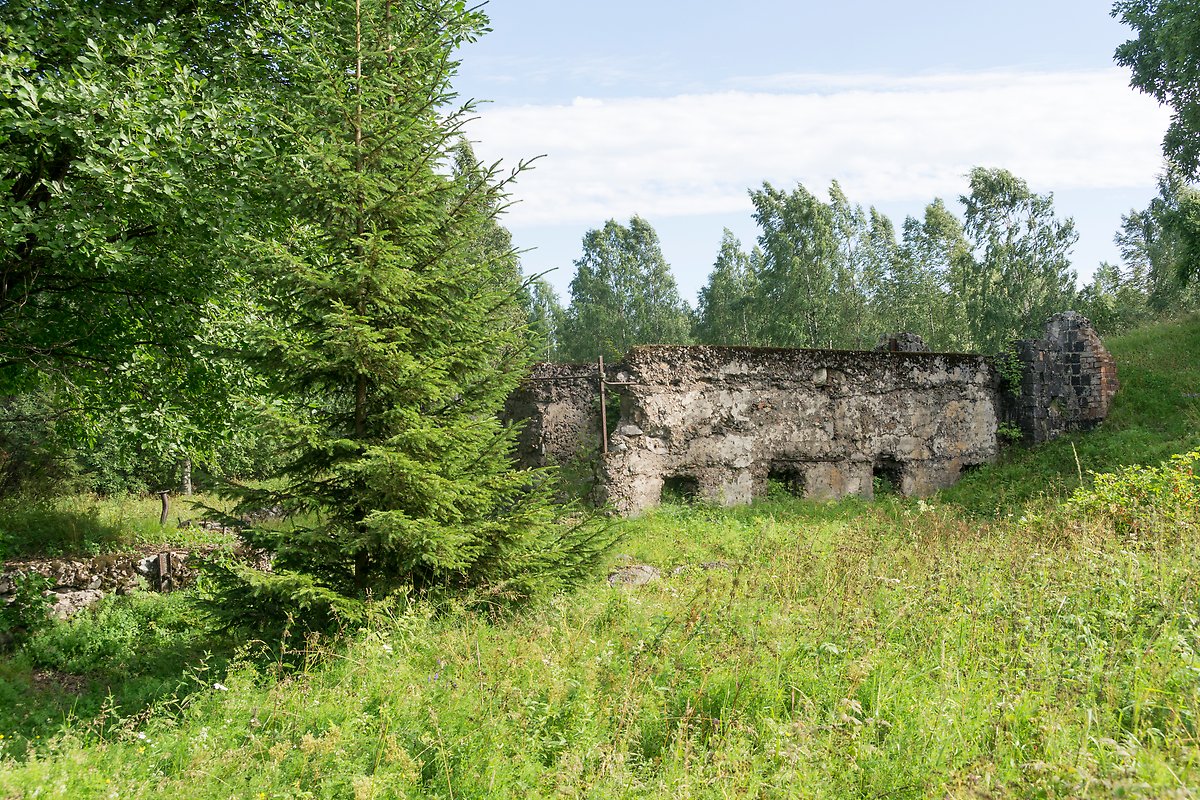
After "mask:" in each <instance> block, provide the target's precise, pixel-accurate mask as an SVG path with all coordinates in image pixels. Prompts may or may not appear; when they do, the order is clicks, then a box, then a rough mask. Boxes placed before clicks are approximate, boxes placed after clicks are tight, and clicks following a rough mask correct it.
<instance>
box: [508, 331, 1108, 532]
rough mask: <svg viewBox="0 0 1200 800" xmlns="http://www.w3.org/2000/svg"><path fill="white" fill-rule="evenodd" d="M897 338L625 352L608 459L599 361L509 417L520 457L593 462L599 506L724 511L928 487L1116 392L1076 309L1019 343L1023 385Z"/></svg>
mask: <svg viewBox="0 0 1200 800" xmlns="http://www.w3.org/2000/svg"><path fill="white" fill-rule="evenodd" d="M904 341H905V342H906V344H905V346H903V347H900V348H897V346H896V343H895V340H894V339H893V340H892V342H891V344H890V346H889V344H888V342H885V341H881V347H880V348H879V349H877V350H876V351H874V352H867V351H836V350H789V349H767V348H745V347H708V346H649V347H635V348H634V349H633V350H631V351H630V352H629V354H628V355H627V357H626V360H625V362H624V363H623V364H620V365H613V366H609V367H608V368H607V369H606V370H605V373H606V374H605V378H606V382H607V384H608V385H607V386H606V392H607V393H609V395H610V397H615V398H616V399H619V404H620V412H619V415H614V414H611V413H610V418H609V420H608V431H609V436H608V441H607V445H608V447H607V450H608V452H607V453H600V452H599V450H600V446H599V440H600V429H601V423H600V398H599V373H598V368H597V366H596V365H577V364H576V365H567V364H539V365H537V367H536V368H535V370H534V372H533V374H532V375H531V377H530V379H529V380H528V381H526V383H525V384H524V385H523V386H522V388H521V389H520V390H519V391H518V392H517V393H515V394H514V395H513V397H512V398H510V401H509V404H508V407H507V409H506V412H507V416H508V418H509V419H517V420H525V427H524V429H523V430H522V433H521V437H520V440H519V443H518V449H517V456H518V460H519V461H520V463H521V464H522V465H524V466H541V465H544V464H560V465H563V464H569V463H571V462H575V463H576V464H579V463H584V464H587V465H590V466H591V467H592V468H593V469H594V470H595V477H596V499H597V500H599V501H601V502H607V503H609V504H611V506H612V507H613V508H614V509H615V510H617V511H619V512H621V513H634V512H637V511H640V510H643V509H647V508H651V507H653V506H656V505H658V503H659V501H660V497H661V496H662V492H663V488H664V486H666V487H669V488H672V489H675V490H679V491H683V492H686V493H694V494H696V495H698V496H700V497H703V498H705V499H708V500H711V501H714V502H719V503H724V504H730V505H732V504H738V503H745V502H749V501H750V500H751V498H753V497H756V496H761V495H763V494H765V492H766V488H767V484H768V480H769V479H775V480H778V481H781V482H783V483H784V484H785V485H787V486H788V487H789V488H790V489H792V490H793V491H794V492H795V493H797V494H801V495H803V496H805V497H809V498H819V499H833V498H838V497H843V496H846V495H851V494H855V495H859V496H863V497H868V498H869V497H871V496H873V493H874V485H875V480H876V478H886V479H887V480H888V481H890V482H891V484H892V485H893V486H894V487H895V488H896V489H897V490H898V491H900V492H901V493H902V494H904V495H909V496H923V495H928V494H932V493H933V492H935V491H937V490H938V489H941V488H945V487H947V486H950V485H952V484H953V483H954V482H955V481H956V480H957V479H958V477H959V475H960V474H961V472H962V470H963V469H966V468H969V467H972V466H975V465H978V464H984V463H987V462H990V461H991V460H993V459H994V458H995V456H996V453H997V451H998V438H997V437H998V434H997V431H998V426H999V423H1000V421H1006V422H1011V423H1014V424H1016V425H1018V426H1019V427H1020V428H1021V430H1022V431H1023V432H1024V433H1025V435H1026V437H1027V438H1028V439H1030V440H1032V441H1035V442H1036V441H1045V440H1046V438H1053V436H1056V435H1059V434H1060V433H1063V432H1066V431H1069V430H1080V429H1086V428H1089V427H1092V426H1094V425H1095V424H1097V423H1098V422H1099V421H1100V420H1102V419H1103V418H1104V416H1105V415H1107V412H1108V405H1109V403H1110V402H1111V399H1112V396H1113V394H1114V393H1115V391H1116V385H1117V384H1116V372H1115V366H1114V364H1113V361H1112V357H1111V356H1110V355H1109V354H1108V352H1107V351H1106V350H1105V349H1104V347H1103V344H1102V343H1101V342H1100V340H1099V337H1097V336H1096V334H1095V331H1094V330H1092V328H1091V326H1090V324H1089V323H1088V322H1087V320H1086V319H1085V318H1083V317H1081V316H1079V315H1078V314H1074V313H1072V312H1068V313H1066V314H1060V315H1056V316H1055V317H1053V318H1051V320H1050V322H1049V323H1048V324H1047V327H1046V335H1045V337H1044V338H1042V339H1039V340H1033V341H1030V342H1022V343H1019V346H1018V354H1019V356H1018V359H1017V362H1016V367H1017V368H1018V369H1019V370H1020V374H1021V381H1020V387H1019V391H1017V392H1006V391H1004V390H1003V389H1002V385H1003V384H1005V381H1004V379H1003V377H1002V375H1001V372H1002V370H1001V369H999V368H998V367H997V362H996V360H995V359H992V358H989V357H985V356H980V355H968V354H947V353H928V352H914V351H915V350H917V349H918V348H917V347H914V346H912V343H909V342H907V340H904ZM609 408H610V409H612V410H615V402H614V401H613V400H612V399H610V402H609ZM614 416H616V417H617V418H616V419H614V418H613V417H614Z"/></svg>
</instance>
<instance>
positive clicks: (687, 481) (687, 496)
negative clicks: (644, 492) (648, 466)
mask: <svg viewBox="0 0 1200 800" xmlns="http://www.w3.org/2000/svg"><path fill="white" fill-rule="evenodd" d="M699 498H700V481H698V480H696V479H695V478H694V477H692V476H691V475H670V476H668V477H666V478H663V485H662V494H661V495H660V496H659V498H658V500H659V502H660V503H662V504H663V505H681V504H686V503H694V502H696V500H698V499H699Z"/></svg>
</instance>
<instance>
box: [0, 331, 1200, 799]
mask: <svg viewBox="0 0 1200 800" xmlns="http://www.w3.org/2000/svg"><path fill="white" fill-rule="evenodd" d="M1109 344H1110V347H1111V348H1112V350H1113V352H1114V353H1115V354H1116V356H1117V358H1118V364H1119V369H1120V377H1121V380H1122V382H1123V384H1124V386H1123V389H1122V392H1121V394H1120V395H1118V403H1117V407H1116V408H1115V410H1114V413H1113V415H1112V417H1111V419H1110V421H1109V422H1107V423H1105V425H1104V426H1103V427H1102V428H1101V429H1100V430H1098V431H1096V432H1093V433H1090V434H1086V435H1080V436H1075V437H1070V438H1069V439H1067V440H1063V441H1060V442H1055V443H1052V444H1051V445H1048V446H1046V447H1043V448H1039V449H1037V450H1020V449H1017V450H1013V451H1010V452H1008V453H1007V454H1006V455H1005V457H1004V458H1003V459H1002V462H1001V463H999V464H997V465H995V466H992V467H988V468H984V469H981V470H979V471H977V472H974V473H972V474H971V475H970V476H968V478H967V479H966V480H965V481H963V482H962V483H961V484H960V485H959V486H958V487H955V489H953V490H951V491H949V492H946V493H944V494H943V495H942V496H940V497H938V498H934V499H932V500H927V501H916V500H913V501H909V500H903V499H898V498H891V497H889V498H885V499H883V500H881V501H880V502H877V503H874V504H869V503H864V502H861V501H857V500H848V501H844V502H841V503H836V504H816V503H808V502H802V501H796V500H791V499H779V500H771V501H767V502H762V503H759V504H756V505H754V506H751V507H747V508H740V509H730V510H726V509H717V508H712V507H707V506H667V507H664V508H663V509H661V510H659V511H658V512H656V513H654V514H651V515H648V516H646V517H643V518H640V519H637V520H626V521H621V522H618V523H616V525H617V526H618V529H619V532H620V533H621V534H622V535H623V538H622V541H621V544H619V545H618V547H617V548H616V550H615V551H614V552H613V554H612V557H611V560H610V566H615V565H620V564H624V563H639V564H651V565H654V566H655V567H657V568H658V569H659V570H660V571H661V573H662V575H663V577H662V578H661V579H660V580H657V581H654V582H652V583H649V584H647V585H645V586H641V587H636V588H613V587H610V586H608V584H607V583H606V582H605V581H604V580H603V575H597V577H596V579H595V581H594V583H592V584H591V585H589V586H586V587H583V588H582V589H580V590H579V591H577V592H576V593H574V594H571V595H569V596H558V597H549V598H545V599H544V600H543V601H541V602H540V603H538V604H536V605H535V606H533V607H531V608H529V609H527V610H525V611H523V612H521V613H519V614H517V615H515V616H508V617H499V616H492V615H489V614H487V613H485V612H480V611H477V610H470V611H469V610H467V608H468V605H467V604H465V603H464V604H462V605H455V604H449V605H441V606H438V607H434V606H431V605H429V604H425V603H419V602H414V603H399V602H397V603H392V604H382V605H380V606H379V607H378V608H377V609H376V613H375V615H374V617H373V619H372V621H371V623H370V624H369V625H367V626H365V627H364V628H363V629H361V630H358V631H349V632H347V633H346V635H345V637H344V638H343V639H342V640H340V641H326V642H322V641H312V640H310V641H288V642H286V643H284V645H283V646H282V647H280V646H279V645H278V643H271V646H267V645H265V644H263V643H245V642H231V641H229V640H226V639H222V638H219V637H215V636H214V635H212V634H210V633H207V632H206V631H205V628H204V626H203V621H202V620H201V619H200V618H199V617H198V616H197V612H196V610H195V608H194V606H193V605H192V604H191V602H190V598H189V597H188V596H187V595H174V596H167V597H141V598H129V599H117V600H114V601H110V602H108V603H106V604H105V605H104V606H103V607H102V608H101V609H100V610H99V611H98V612H97V613H96V614H94V615H88V616H84V617H81V618H78V619H76V620H74V621H72V622H70V623H66V624H62V625H58V626H55V627H53V628H51V629H49V630H47V631H45V632H43V633H41V634H39V635H38V636H36V637H35V638H34V639H33V640H32V641H31V642H30V643H29V644H28V645H27V646H26V647H25V648H24V649H23V650H22V651H20V652H18V653H16V654H15V655H13V656H10V657H9V658H7V659H6V660H4V661H3V662H0V735H2V736H3V738H0V798H9V797H13V798H18V797H21V798H23V797H68V798H76V797H78V798H91V797H95V798H109V797H121V798H125V797H145V798H150V797H186V798H228V797H245V798H356V799H358V798H389V797H412V798H418V797H442V798H455V799H456V800H458V799H461V798H493V797H497V798H502V797H514V798H516V797H522V798H523V797H828V798H843V797H861V798H883V797H893V798H903V797H963V798H993V797H996V798H998V797H1097V798H1099V797H1114V796H1125V797H1191V796H1194V794H1195V793H1196V791H1197V789H1196V787H1200V741H1198V740H1197V728H1198V725H1200V510H1198V509H1197V508H1196V506H1197V502H1196V498H1197V496H1198V495H1197V494H1196V491H1197V480H1196V477H1195V475H1194V472H1193V471H1192V470H1193V467H1194V465H1191V466H1189V465H1185V464H1177V465H1176V468H1174V469H1172V470H1167V471H1163V472H1153V471H1146V472H1138V473H1133V474H1131V476H1130V477H1129V478H1128V480H1127V481H1125V482H1124V483H1118V484H1113V485H1114V486H1116V487H1117V489H1115V490H1114V489H1109V488H1106V487H1108V486H1109V484H1108V483H1106V482H1105V481H1104V480H1097V481H1095V482H1093V480H1092V478H1091V477H1090V476H1089V475H1088V471H1089V470H1091V471H1095V472H1108V471H1113V470H1117V469H1119V468H1121V467H1124V466H1127V465H1156V464H1158V463H1160V462H1162V461H1163V460H1164V459H1167V458H1168V457H1169V456H1171V455H1172V454H1175V453H1181V452H1185V451H1188V450H1194V449H1196V448H1197V447H1198V446H1200V437H1198V432H1200V400H1198V399H1197V398H1196V397H1194V396H1191V395H1193V394H1194V393H1196V392H1198V391H1200V389H1198V388H1197V387H1200V356H1197V354H1198V353H1200V320H1196V319H1194V318H1193V319H1191V320H1185V321H1183V322H1180V323H1176V324H1173V325H1163V326H1158V327H1157V328H1155V329H1154V330H1152V331H1145V332H1141V333H1138V334H1134V335H1132V336H1127V337H1124V338H1120V339H1115V340H1113V341H1112V342H1110V343H1109ZM1077 458H1078V462H1077V460H1076V459H1077ZM1081 474H1082V476H1083V478H1084V482H1085V484H1087V485H1088V486H1091V487H1092V489H1091V493H1090V494H1088V495H1083V496H1081V497H1079V498H1076V500H1075V501H1072V502H1070V503H1064V501H1065V500H1066V499H1067V498H1068V496H1069V495H1070V493H1071V492H1072V491H1073V490H1074V489H1075V488H1076V486H1077V485H1078V484H1079V482H1080V480H1079V478H1080V475H1081ZM1189 492H1190V494H1189ZM1091 501H1097V502H1091ZM1089 503H1090V504H1089Z"/></svg>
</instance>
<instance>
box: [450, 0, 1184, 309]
mask: <svg viewBox="0 0 1200 800" xmlns="http://www.w3.org/2000/svg"><path fill="white" fill-rule="evenodd" d="M1108 8H1109V6H1108V5H1107V4H1106V3H1104V2H1095V1H1094V0H1093V1H1092V2H1082V1H1081V0H1052V2H1046V0H1041V2H1032V1H1030V0H1006V2H1004V3H995V2H970V1H969V0H960V2H941V1H938V2H935V1H933V0H925V1H924V2H908V3H895V2H867V0H858V2H853V1H852V0H843V2H841V3H840V4H834V3H828V2H823V3H810V2H780V1H778V0H742V2H740V3H738V4H736V5H735V4H733V3H720V4H717V3H709V2H676V1H675V0H659V1H658V2H654V0H642V2H631V1H629V0H606V2H604V3H575V2H569V1H568V0H558V2H549V1H548V0H492V2H490V3H489V4H488V5H487V6H486V9H487V12H488V14H489V16H490V17H491V20H492V28H493V30H492V32H491V33H489V34H488V35H487V36H485V37H483V38H482V39H481V40H480V41H479V42H476V43H474V44H471V45H469V46H467V47H466V48H464V50H463V51H462V53H461V57H462V59H463V64H462V67H461V69H460V73H459V77H458V79H457V80H456V87H457V89H458V91H459V93H460V94H461V96H462V97H463V98H474V99H478V100H484V101H487V102H486V103H484V104H483V105H481V106H480V107H479V118H478V119H477V120H476V121H474V122H472V123H471V125H470V127H469V128H468V133H469V135H470V136H471V138H472V139H473V140H475V142H476V150H477V153H478V154H479V156H480V157H481V158H485V159H488V160H493V159H503V161H504V162H505V163H506V164H508V165H515V164H516V162H517V161H518V160H519V159H521V158H528V157H532V156H537V155H544V156H545V157H544V158H542V159H540V160H539V161H538V162H537V164H536V169H534V170H533V171H531V172H529V173H527V174H525V175H523V176H522V177H521V178H520V180H519V181H518V182H517V184H516V186H515V189H514V193H513V199H514V200H516V201H517V203H516V204H515V205H514V206H513V207H512V209H511V210H510V211H509V212H508V214H507V215H506V217H505V218H504V223H505V225H506V226H507V227H508V228H509V229H510V230H511V231H512V232H513V236H514V241H515V243H516V244H517V246H519V247H521V248H523V249H528V250H529V252H527V253H526V254H525V255H524V256H523V264H524V266H525V269H526V271H527V272H531V273H532V272H545V271H547V270H553V271H552V272H550V273H549V274H548V275H547V277H548V278H549V279H550V280H551V282H552V283H553V284H554V285H555V286H556V288H557V289H558V290H559V293H560V295H562V298H563V300H564V302H566V301H568V300H569V294H568V292H567V287H568V284H569V283H570V280H571V277H572V276H573V274H574V266H573V263H572V262H573V261H574V260H575V259H577V258H579V256H580V240H581V239H582V237H583V234H584V233H585V232H586V231H587V230H588V229H589V228H596V227H600V226H601V225H603V223H604V222H605V220H607V219H609V218H615V219H618V220H621V221H625V220H628V218H629V217H630V216H631V215H633V214H640V215H641V216H643V217H645V218H646V219H648V220H649V221H650V222H651V223H652V224H653V225H654V227H655V228H656V230H657V231H658V233H659V236H660V237H661V239H662V243H663V251H664V253H665V255H666V258H667V261H668V262H669V263H670V264H671V266H672V270H673V271H674V273H675V276H676V279H677V280H678V282H679V285H680V289H681V291H682V293H683V294H684V296H685V297H687V298H688V299H689V301H693V302H694V298H695V294H696V292H697V291H698V290H699V289H700V287H701V286H703V285H704V283H705V281H706V279H707V276H708V273H709V271H710V270H711V268H712V262H713V260H714V258H715V257H716V254H717V248H718V244H719V242H720V238H721V232H722V230H723V229H724V228H726V227H728V228H730V229H731V230H733V231H734V233H736V234H737V235H738V236H739V237H740V238H741V239H742V241H743V244H744V245H745V246H747V247H749V246H750V244H752V243H753V241H754V239H755V237H756V235H757V228H756V226H755V224H754V221H753V219H752V218H751V212H750V203H749V200H748V198H747V190H748V189H750V188H755V187H758V186H761V184H762V183H763V181H769V182H770V183H772V184H773V185H775V186H778V187H786V188H790V187H792V186H794V185H795V184H796V183H797V182H799V183H803V184H804V185H805V186H806V187H808V188H809V189H810V190H811V191H813V192H815V193H818V194H823V193H824V192H825V191H826V190H827V188H828V185H829V183H830V181H831V180H835V179H836V180H838V181H839V182H840V183H841V185H842V187H843V189H844V190H845V191H846V193H847V195H848V196H849V198H850V200H851V201H852V202H855V203H858V204H861V205H863V206H872V205H874V206H876V207H877V208H879V209H880V210H881V211H883V212H885V213H887V214H888V215H889V216H890V217H891V218H892V220H893V222H894V223H896V225H897V227H899V226H900V224H901V223H902V222H903V219H904V217H905V216H906V215H909V214H912V215H918V216H919V215H920V213H921V211H922V209H923V208H924V206H925V205H926V204H927V203H928V202H929V201H930V200H932V199H933V198H934V197H943V198H945V199H946V200H947V202H948V203H949V204H950V205H951V207H952V208H953V209H955V210H956V211H960V208H959V206H958V203H957V198H958V196H959V195H960V194H963V193H965V191H966V177H965V176H966V173H967V171H968V170H969V169H970V168H971V167H972V166H974V165H980V166H989V167H997V166H998V167H1005V168H1008V169H1011V170H1012V171H1013V172H1015V173H1016V174H1017V175H1019V176H1021V177H1022V178H1024V179H1026V180H1027V181H1028V182H1029V184H1030V186H1031V187H1032V188H1033V189H1034V190H1035V191H1038V192H1053V193H1054V196H1055V204H1056V208H1057V209H1058V211H1059V213H1060V215H1063V216H1071V217H1074V218H1075V221H1076V225H1077V227H1078V229H1079V232H1080V241H1079V244H1078V245H1077V246H1076V248H1075V253H1074V260H1075V266H1076V269H1077V270H1078V271H1079V273H1080V275H1081V278H1086V277H1087V276H1089V275H1090V274H1091V272H1092V271H1093V270H1094V269H1095V266H1096V265H1097V264H1098V263H1099V262H1100V261H1101V260H1111V261H1115V260H1117V255H1116V250H1115V247H1114V246H1113V244H1112V235H1113V233H1114V231H1115V230H1116V227H1117V225H1118V224H1119V222H1120V216H1121V214H1123V213H1127V212H1128V211H1129V210H1130V209H1131V208H1133V207H1142V206H1144V205H1145V204H1146V203H1147V202H1148V201H1149V199H1150V198H1151V197H1152V196H1153V195H1154V192H1155V178H1156V175H1157V173H1158V171H1159V169H1160V168H1161V156H1160V150H1159V147H1160V142H1161V139H1162V133H1163V131H1164V130H1165V128H1166V124H1167V114H1166V112H1165V111H1164V110H1163V109H1161V108H1159V107H1158V106H1157V105H1156V104H1155V103H1154V102H1153V101H1152V100H1149V99H1148V98H1145V97H1144V96H1142V95H1139V94H1138V93H1136V92H1134V91H1133V90H1132V89H1129V88H1128V75H1127V74H1126V72H1125V71H1124V70H1122V69H1120V68H1118V67H1116V66H1115V65H1114V64H1113V62H1112V53H1113V50H1114V48H1115V47H1116V46H1117V45H1118V44H1120V43H1121V42H1122V41H1124V40H1125V39H1127V38H1129V35H1130V32H1129V31H1128V30H1127V29H1125V28H1123V27H1122V26H1121V25H1120V24H1118V23H1117V22H1116V21H1115V20H1113V19H1111V17H1110V16H1109V14H1108Z"/></svg>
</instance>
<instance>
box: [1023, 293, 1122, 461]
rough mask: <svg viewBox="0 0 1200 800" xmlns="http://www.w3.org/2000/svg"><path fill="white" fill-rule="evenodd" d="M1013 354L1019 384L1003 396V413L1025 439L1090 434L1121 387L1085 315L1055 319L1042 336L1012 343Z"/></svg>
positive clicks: (1113, 364)
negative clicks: (1014, 353)
mask: <svg viewBox="0 0 1200 800" xmlns="http://www.w3.org/2000/svg"><path fill="white" fill-rule="evenodd" d="M1016 356H1017V360H1018V362H1019V365H1020V369H1021V384H1020V386H1019V387H1018V388H1017V391H1015V392H1014V391H1012V388H1011V387H1009V391H1008V392H1006V393H1005V395H1004V398H1003V399H1004V403H1003V410H1002V414H1003V417H1004V419H1005V421H1007V422H1011V423H1014V424H1016V425H1017V426H1018V427H1020V429H1021V433H1022V435H1023V436H1024V437H1025V439H1026V440H1028V441H1031V442H1034V443H1037V444H1040V443H1042V442H1048V441H1050V440H1051V439H1054V438H1057V437H1059V436H1061V435H1063V434H1064V433H1070V432H1072V431H1086V430H1090V429H1092V428H1094V427H1096V426H1097V425H1099V424H1100V423H1101V422H1103V421H1104V419H1105V417H1107V416H1108V410H1109V408H1110V406H1111V405H1112V400H1113V396H1114V395H1116V393H1117V389H1118V387H1119V386H1120V384H1119V382H1118V381H1117V365H1116V362H1115V361H1114V360H1113V357H1112V354H1111V353H1109V352H1108V350H1107V349H1105V347H1104V344H1103V342H1101V341H1100V337H1099V336H1098V335H1097V334H1096V331H1095V329H1094V328H1092V325H1091V323H1090V322H1089V321H1088V319H1087V317H1084V316H1083V315H1082V314H1078V313H1076V312H1074V311H1067V312H1064V313H1062V314H1056V315H1054V316H1053V317H1051V318H1050V319H1049V321H1047V323H1046V328H1045V332H1044V334H1043V336H1042V338H1040V339H1031V340H1025V341H1021V342H1018V343H1017V347H1016Z"/></svg>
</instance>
